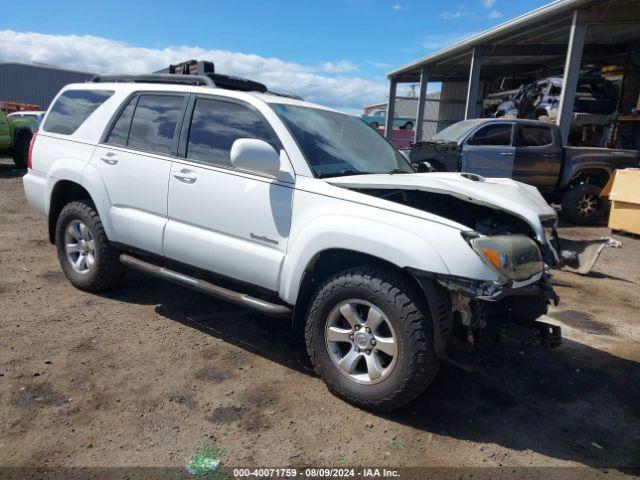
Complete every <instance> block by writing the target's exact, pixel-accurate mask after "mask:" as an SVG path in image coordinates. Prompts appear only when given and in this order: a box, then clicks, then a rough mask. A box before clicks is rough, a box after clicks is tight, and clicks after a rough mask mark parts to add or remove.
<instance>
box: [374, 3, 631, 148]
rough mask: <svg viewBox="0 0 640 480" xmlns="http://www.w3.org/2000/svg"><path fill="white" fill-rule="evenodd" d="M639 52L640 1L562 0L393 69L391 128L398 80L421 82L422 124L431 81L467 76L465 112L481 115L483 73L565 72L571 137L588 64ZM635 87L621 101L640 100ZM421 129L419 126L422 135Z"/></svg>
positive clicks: (565, 116)
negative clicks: (582, 73)
mask: <svg viewBox="0 0 640 480" xmlns="http://www.w3.org/2000/svg"><path fill="white" fill-rule="evenodd" d="M638 52H640V1H638V0H559V1H556V2H553V3H551V4H549V5H546V6H544V7H541V8H539V9H537V10H534V11H532V12H529V13H527V14H525V15H522V16H520V17H517V18H515V19H513V20H510V21H508V22H506V23H504V24H501V25H499V26H497V27H495V28H492V29H490V30H487V31H485V32H483V33H480V34H478V35H475V36H472V37H470V38H468V39H466V40H463V41H461V42H459V43H456V44H454V45H452V46H451V47H448V48H445V49H443V50H440V51H438V52H435V53H432V54H430V55H427V56H426V57H423V58H421V59H419V60H416V61H414V62H412V63H410V64H408V65H404V66H402V67H400V68H397V69H396V70H393V71H391V72H390V73H389V74H388V78H389V103H388V112H387V124H386V125H385V134H386V136H387V137H390V136H391V125H392V122H391V119H392V118H393V116H394V106H395V97H396V89H397V84H398V83H403V82H410V83H415V82H419V83H420V88H419V98H420V101H419V105H420V108H419V109H418V118H417V119H416V125H422V121H423V118H424V117H423V115H424V99H425V98H426V91H427V83H428V82H443V84H444V83H446V82H455V81H458V82H460V81H464V82H466V100H465V102H464V118H475V117H476V116H477V110H478V104H479V102H481V101H482V95H483V92H481V88H480V86H481V84H482V82H483V81H486V82H485V85H488V86H489V87H490V85H491V82H492V81H495V80H496V79H498V78H501V77H508V76H517V77H518V78H523V79H529V81H531V80H533V79H537V78H540V77H542V76H550V75H557V74H561V75H563V76H564V87H563V89H562V96H561V99H560V106H559V114H558V117H557V123H558V125H559V126H560V128H561V131H562V134H563V137H564V138H565V140H566V138H567V136H568V132H569V127H570V125H571V120H572V117H573V115H572V114H573V104H574V99H575V91H576V86H577V82H578V77H579V74H580V68H581V65H592V64H596V65H610V64H612V63H616V62H619V63H621V64H625V65H627V67H629V66H631V68H636V69H637V67H634V61H633V59H634V58H637V57H638ZM635 65H637V63H635ZM636 74H640V72H637V71H636ZM624 83H625V82H624V81H623V86H624ZM636 83H637V84H640V81H638V82H636ZM634 89H635V93H632V92H631V91H630V90H627V92H621V100H620V103H625V102H626V103H629V102H631V101H637V96H638V85H635V86H634V88H632V89H631V90H634ZM484 90H485V92H484V93H490V92H488V91H486V90H487V88H485V89H484ZM633 95H635V100H633ZM623 96H625V98H622V97H623ZM634 105H635V103H634ZM460 120H462V118H460ZM421 132H422V130H421V129H419V128H418V129H416V141H419V140H421V138H420V137H421Z"/></svg>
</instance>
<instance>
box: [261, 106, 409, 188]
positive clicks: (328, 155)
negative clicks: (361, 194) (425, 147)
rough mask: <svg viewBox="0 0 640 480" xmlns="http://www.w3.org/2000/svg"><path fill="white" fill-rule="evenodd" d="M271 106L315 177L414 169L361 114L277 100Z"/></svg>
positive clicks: (406, 171) (405, 171) (402, 171)
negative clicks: (281, 102)
mask: <svg viewBox="0 0 640 480" xmlns="http://www.w3.org/2000/svg"><path fill="white" fill-rule="evenodd" d="M272 108H273V109H274V111H275V112H276V114H277V115H278V116H279V117H280V119H281V120H282V121H283V122H284V124H285V125H286V126H287V128H288V129H289V131H290V132H291V134H292V135H293V137H294V138H295V140H296V142H297V143H298V146H299V147H300V150H302V153H303V154H304V156H305V158H306V159H307V162H308V163H309V166H310V167H311V169H312V170H313V173H314V174H315V176H316V177H320V178H323V177H337V176H340V175H357V174H364V173H413V169H412V168H411V166H410V165H409V162H408V161H407V160H406V159H405V158H404V157H403V156H402V154H400V152H398V151H397V150H396V149H395V148H394V147H393V146H392V145H391V144H390V143H389V142H387V140H386V139H385V138H384V137H383V136H382V135H380V134H379V133H378V132H376V131H375V130H374V129H373V128H372V127H370V126H369V125H367V123H366V122H364V121H362V120H360V119H359V118H356V117H351V116H349V115H345V114H342V113H336V112H330V111H327V110H320V109H316V108H309V107H300V106H297V105H284V104H274V105H272Z"/></svg>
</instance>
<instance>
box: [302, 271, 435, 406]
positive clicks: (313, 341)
mask: <svg viewBox="0 0 640 480" xmlns="http://www.w3.org/2000/svg"><path fill="white" fill-rule="evenodd" d="M354 298H355V299H362V300H364V301H366V302H369V303H370V304H372V305H374V306H375V307H377V308H378V309H379V310H380V311H382V313H383V314H384V315H385V317H386V318H387V319H388V322H389V323H390V324H391V325H392V326H393V329H394V331H395V337H396V341H397V357H396V359H395V366H394V367H393V368H392V369H391V370H390V372H389V373H388V374H387V375H386V376H385V377H383V378H382V380H380V381H379V382H378V383H373V384H367V385H363V384H360V383H357V382H356V381H355V380H353V379H351V378H350V377H349V376H347V375H346V374H344V373H343V372H341V371H340V370H339V369H338V367H337V366H336V365H335V364H334V360H332V358H331V357H330V354H329V350H328V344H327V343H325V325H326V324H327V322H328V320H329V319H330V314H331V312H332V311H334V309H335V308H336V307H337V306H338V305H340V304H341V302H344V301H346V300H350V299H354ZM421 299H422V297H421V294H420V292H419V291H418V290H417V288H415V287H414V286H413V285H412V284H410V283H409V282H407V281H406V280H405V279H404V278H403V277H401V276H400V275H399V274H396V273H394V272H392V271H387V270H383V269H380V268H373V267H355V268H351V269H348V270H344V271H342V272H339V273H337V274H335V275H333V276H332V277H330V278H329V279H327V280H326V281H325V282H324V283H323V284H322V285H321V286H320V287H319V288H318V290H317V291H316V293H315V294H314V296H313V298H312V301H311V306H310V307H309V310H308V313H307V319H306V325H305V341H306V346H307V352H308V354H309V357H310V359H311V363H312V364H313V366H314V369H315V371H316V372H317V373H318V375H320V377H321V378H322V380H323V381H324V382H325V383H326V384H327V387H328V388H329V390H330V391H331V392H332V393H334V394H335V395H337V396H339V397H341V398H343V399H345V400H346V401H348V402H350V403H352V404H354V405H356V406H358V407H360V408H363V409H366V410H371V411H391V410H395V409H397V408H400V407H402V406H404V405H405V404H407V403H408V402H410V401H411V400H413V399H414V398H416V397H417V396H418V395H420V394H421V393H422V392H423V391H424V390H425V389H426V388H427V387H428V386H429V384H430V383H431V382H432V381H433V379H434V378H435V376H436V373H437V372H438V369H439V365H440V361H439V359H438V357H437V356H436V353H435V348H434V335H433V323H432V320H431V318H430V316H429V314H428V313H427V312H428V308H427V306H426V305H424V301H422V300H421ZM350 348H354V346H351V347H350ZM347 349H349V345H347ZM336 352H337V350H336V351H334V353H336ZM374 353H375V352H374ZM363 358H364V357H363ZM365 360H366V358H364V360H363V361H365ZM365 363H366V362H365Z"/></svg>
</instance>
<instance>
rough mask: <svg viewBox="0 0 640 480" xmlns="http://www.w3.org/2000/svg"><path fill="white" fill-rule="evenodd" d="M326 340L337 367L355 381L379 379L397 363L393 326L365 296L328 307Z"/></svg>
mask: <svg viewBox="0 0 640 480" xmlns="http://www.w3.org/2000/svg"><path fill="white" fill-rule="evenodd" d="M325 343H326V346H327V350H328V352H329V357H330V358H331V360H332V361H333V364H334V365H335V366H336V367H337V369H338V371H339V372H340V373H342V374H343V375H345V376H347V377H348V378H349V379H350V380H353V381H354V382H357V383H361V384H367V385H368V384H374V383H378V382H381V381H382V380H384V379H385V378H387V376H388V375H389V374H390V373H391V371H392V370H393V368H394V367H395V365H396V359H397V356H398V342H397V337H396V334H395V331H394V329H393V326H392V325H391V322H390V321H389V319H388V318H387V317H386V316H385V314H384V313H383V312H382V310H380V309H379V308H378V307H376V306H375V305H373V304H371V303H369V302H367V301H365V300H359V299H351V300H345V301H343V302H341V303H339V304H338V305H337V306H336V307H335V308H334V309H333V310H332V311H331V313H330V314H329V317H328V318H327V322H326V325H325Z"/></svg>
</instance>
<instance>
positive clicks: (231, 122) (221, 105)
mask: <svg viewBox="0 0 640 480" xmlns="http://www.w3.org/2000/svg"><path fill="white" fill-rule="evenodd" d="M239 138H255V139H258V140H264V141H265V142H267V143H268V144H270V145H271V146H272V147H273V148H275V149H276V150H279V146H278V142H277V141H276V139H275V137H274V136H273V134H272V133H271V130H270V129H269V127H268V126H267V125H266V123H265V121H264V120H263V119H262V117H261V116H260V115H259V114H258V113H257V112H255V111H253V110H251V109H250V108H247V107H245V106H243V105H238V104H237V103H232V102H225V101H221V100H213V99H205V98H199V99H198V100H197V101H196V105H195V108H194V110H193V117H192V120H191V128H190V130H189V142H188V144H187V158H189V159H193V160H198V161H201V162H207V163H213V164H216V165H222V166H227V167H228V166H231V158H230V153H231V146H232V145H233V142H234V141H236V140H237V139H239Z"/></svg>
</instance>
